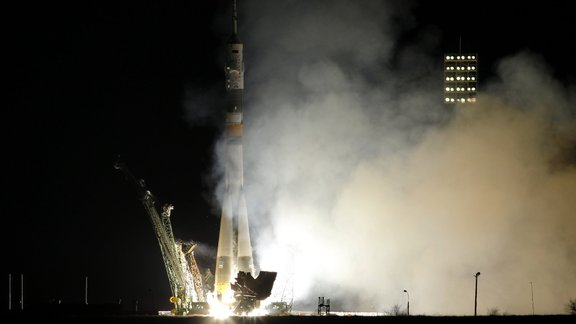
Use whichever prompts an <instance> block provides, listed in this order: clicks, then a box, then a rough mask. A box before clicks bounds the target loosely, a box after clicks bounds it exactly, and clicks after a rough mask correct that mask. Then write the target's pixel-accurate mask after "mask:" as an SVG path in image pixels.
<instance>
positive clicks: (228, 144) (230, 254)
mask: <svg viewBox="0 0 576 324" xmlns="http://www.w3.org/2000/svg"><path fill="white" fill-rule="evenodd" d="M237 22H238V17H237V14H236V1H234V12H233V15H232V23H233V33H232V35H231V36H230V38H229V40H228V44H227V47H226V66H225V74H226V130H225V132H226V134H225V143H224V181H225V183H224V187H225V189H224V190H225V193H224V198H223V201H222V216H221V218H220V235H219V238H218V254H217V256H216V270H215V282H214V288H215V290H216V293H217V295H218V297H219V298H221V297H222V296H223V295H225V294H226V293H227V292H228V291H229V290H230V289H231V285H230V284H231V282H232V281H233V280H234V278H235V276H236V274H237V273H238V271H243V272H249V273H251V274H252V275H253V274H254V263H253V259H252V244H251V242H250V230H249V223H248V211H247V208H246V199H245V196H244V175H243V156H242V133H243V123H242V96H243V91H244V60H243V53H242V50H243V44H242V43H241V42H240V40H239V39H238V30H237V25H238V23H237Z"/></svg>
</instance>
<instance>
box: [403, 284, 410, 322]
mask: <svg viewBox="0 0 576 324" xmlns="http://www.w3.org/2000/svg"><path fill="white" fill-rule="evenodd" d="M404 292H405V293H406V297H408V303H407V304H406V315H408V316H410V294H409V293H408V290H406V289H404Z"/></svg>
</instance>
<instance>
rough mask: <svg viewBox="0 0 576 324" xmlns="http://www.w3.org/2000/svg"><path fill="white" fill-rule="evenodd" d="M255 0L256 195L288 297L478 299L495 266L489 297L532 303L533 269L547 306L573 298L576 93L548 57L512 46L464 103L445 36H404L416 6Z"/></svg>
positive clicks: (421, 307) (250, 195)
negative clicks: (451, 74)
mask: <svg viewBox="0 0 576 324" xmlns="http://www.w3.org/2000/svg"><path fill="white" fill-rule="evenodd" d="M279 7H280V8H279ZM239 9H240V10H243V11H244V12H245V13H249V15H250V18H249V19H248V18H246V19H242V20H241V21H242V24H241V27H243V29H241V30H240V35H241V39H242V40H243V41H244V43H245V47H246V51H247V52H246V53H245V57H246V78H247V79H246V100H245V107H247V108H246V109H245V114H244V117H245V137H244V158H245V186H246V198H247V201H248V211H249V214H250V217H251V226H252V227H253V230H252V234H253V235H252V241H253V244H254V245H255V249H256V254H257V258H258V259H257V260H258V261H259V266H260V269H262V270H268V271H278V273H279V277H278V280H277V281H276V287H275V288H276V289H278V291H276V293H277V294H276V295H275V298H278V296H283V297H284V298H291V297H293V298H294V302H295V305H294V308H295V309H310V310H314V309H315V305H316V301H317V297H318V296H325V297H326V298H330V299H331V300H332V307H333V309H341V310H358V311H378V312H384V311H388V310H390V309H391V307H392V306H393V305H401V306H402V307H404V305H405V303H406V294H405V293H404V292H403V290H404V289H407V290H408V291H409V293H410V304H411V313H413V314H428V315H434V314H443V315H447V314H458V315H466V314H471V313H472V312H473V302H474V300H473V298H474V277H473V275H474V274H475V273H476V272H477V271H480V272H481V276H480V277H479V285H478V286H479V292H478V312H479V313H480V314H484V313H485V312H486V310H487V309H488V308H493V307H497V308H498V309H499V310H501V311H503V312H508V313H511V314H529V313H531V295H530V294H531V291H530V282H533V287H534V301H535V307H536V312H537V313H540V314H543V313H562V312H564V305H565V304H566V303H567V301H568V300H569V299H570V298H574V297H575V296H574V293H575V292H576V250H575V249H576V248H575V247H576V212H575V211H576V199H575V198H576V168H575V160H574V159H573V156H572V157H570V155H569V154H568V155H567V154H566V148H570V147H572V149H573V147H574V143H575V139H576V132H575V130H576V123H575V111H574V107H576V103H575V101H574V98H575V97H574V91H573V89H574V88H572V90H570V88H568V87H566V86H565V85H563V84H560V83H559V82H557V81H555V80H554V79H553V78H552V76H551V75H550V73H549V72H548V71H547V68H546V65H545V63H544V60H543V59H542V58H540V57H538V56H537V55H535V54H532V53H527V52H525V53H518V54H517V55H515V56H512V57H508V58H505V59H503V60H502V61H501V62H500V64H499V68H498V77H499V79H498V80H493V81H488V80H480V84H481V92H480V95H479V98H478V103H477V104H476V105H474V106H458V105H457V106H455V107H454V108H453V109H451V108H450V107H447V106H445V105H444V104H442V98H441V97H440V94H441V76H442V71H441V64H440V63H439V62H440V60H441V58H439V57H435V56H432V55H427V53H428V52H429V51H430V50H431V49H429V48H428V47H430V44H434V40H433V39H422V40H420V41H419V42H418V43H417V44H414V45H413V46H411V47H403V48H399V47H398V46H397V44H396V42H395V40H396V39H397V38H398V35H399V33H400V32H401V31H402V28H404V27H406V26H401V25H398V23H397V22H398V21H408V22H409V23H410V20H409V17H410V15H409V9H410V8H407V7H401V6H398V5H395V6H392V5H388V4H385V3H382V2H381V1H378V2H377V1H361V2H360V1H357V2H353V1H330V2H328V1H283V2H274V3H273V4H272V3H270V2H264V1H259V2H256V1H250V2H248V1H246V2H245V3H244V2H243V3H242V6H240V8H239ZM240 14H241V16H244V17H245V16H247V14H246V15H244V14H243V13H242V12H241V13H240ZM399 17H402V19H398V18H399ZM406 17H408V18H406ZM479 51H480V55H481V51H482V49H479ZM566 143H568V144H566ZM560 157H563V158H560ZM292 289H293V296H290V292H291V291H292Z"/></svg>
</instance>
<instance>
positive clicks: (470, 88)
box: [444, 53, 478, 104]
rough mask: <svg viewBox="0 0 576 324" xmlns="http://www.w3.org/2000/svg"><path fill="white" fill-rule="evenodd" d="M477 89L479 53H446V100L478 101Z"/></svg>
mask: <svg viewBox="0 0 576 324" xmlns="http://www.w3.org/2000/svg"><path fill="white" fill-rule="evenodd" d="M477 89H478V54H472V53H468V54H462V53H457V54H452V53H448V54H445V55H444V102H445V103H447V104H455V103H460V104H464V103H468V104H473V103H475V102H476V96H477V94H478V92H477Z"/></svg>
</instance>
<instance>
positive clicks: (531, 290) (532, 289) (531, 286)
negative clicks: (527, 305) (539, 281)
mask: <svg viewBox="0 0 576 324" xmlns="http://www.w3.org/2000/svg"><path fill="white" fill-rule="evenodd" d="M530 294H531V295H532V315H534V286H533V285H532V281H530Z"/></svg>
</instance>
